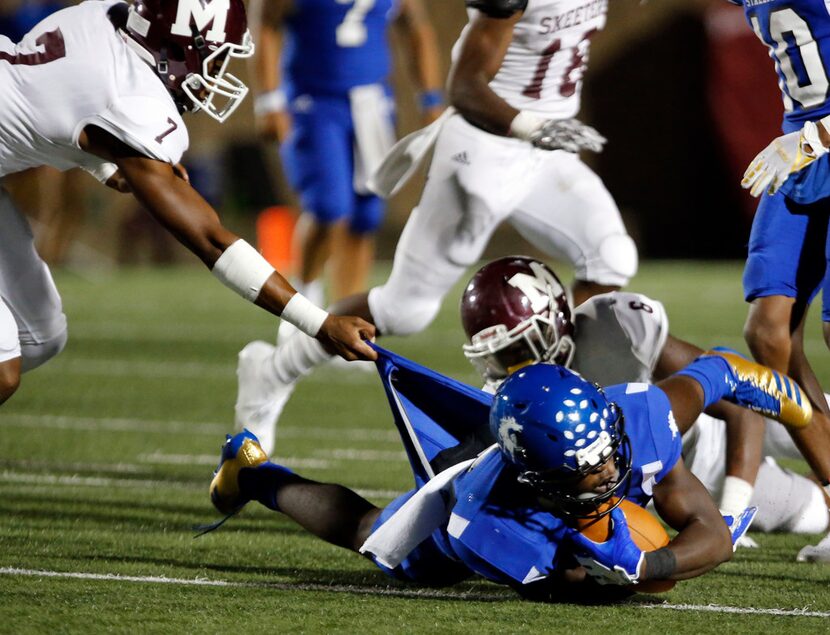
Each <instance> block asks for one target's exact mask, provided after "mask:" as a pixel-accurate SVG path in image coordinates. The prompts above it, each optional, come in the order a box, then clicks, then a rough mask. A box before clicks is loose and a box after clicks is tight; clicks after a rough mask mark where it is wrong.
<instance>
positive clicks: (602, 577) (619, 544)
mask: <svg viewBox="0 0 830 635" xmlns="http://www.w3.org/2000/svg"><path fill="white" fill-rule="evenodd" d="M571 540H572V541H573V543H574V546H575V548H576V549H575V552H576V553H575V554H574V556H575V557H576V560H577V561H578V562H579V564H581V565H582V566H583V567H585V571H586V572H587V573H588V575H589V576H591V577H592V578H594V579H595V580H596V581H597V583H598V584H618V585H628V584H637V582H638V581H639V579H640V571H642V568H643V560H644V559H645V552H644V551H642V550H641V549H640V548H639V547H638V546H637V545H636V544H634V541H633V540H632V539H631V532H630V531H629V530H628V524H627V523H626V521H625V515H624V514H623V512H622V510H621V509H619V508H617V509H614V510H613V511H612V512H611V536H610V537H609V538H608V540H606V541H605V542H594V541H593V540H591V539H590V538H586V537H585V536H583V535H582V534H581V533H579V532H578V531H574V532H573V533H572V534H571Z"/></svg>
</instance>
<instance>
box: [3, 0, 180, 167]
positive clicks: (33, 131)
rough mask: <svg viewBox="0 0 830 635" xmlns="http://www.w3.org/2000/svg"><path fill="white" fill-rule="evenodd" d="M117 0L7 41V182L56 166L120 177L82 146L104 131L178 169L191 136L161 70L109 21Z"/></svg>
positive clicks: (81, 8)
mask: <svg viewBox="0 0 830 635" xmlns="http://www.w3.org/2000/svg"><path fill="white" fill-rule="evenodd" d="M116 4H118V0H103V1H99V0H90V1H88V2H83V3H82V4H80V5H78V6H77V7H72V8H69V9H64V10H62V11H58V12H57V13H54V14H52V15H51V16H49V17H48V18H46V19H45V20H44V21H42V22H41V23H40V24H38V25H37V26H36V27H35V28H34V29H33V30H32V31H30V32H29V33H28V34H27V35H26V36H25V37H24V38H23V40H21V42H20V43H19V44H17V45H15V44H14V43H13V42H12V41H11V40H9V39H8V38H7V37H5V36H2V35H0V176H4V175H6V174H11V173H13V172H19V171H21V170H25V169H27V168H31V167H38V166H41V165H50V166H53V167H55V168H58V169H59V170H68V169H70V168H74V167H81V168H84V169H86V170H88V171H90V172H92V173H93V174H95V175H96V176H98V177H99V178H101V179H102V180H103V179H105V178H106V177H107V176H109V175H110V174H112V172H114V170H115V168H114V166H109V165H108V164H106V162H105V161H103V160H102V159H101V158H99V157H96V156H93V155H91V154H88V153H86V152H84V151H82V150H81V149H80V148H79V147H78V137H79V136H80V134H81V131H82V130H83V129H84V127H86V126H88V125H95V126H98V127H100V128H103V129H104V130H106V131H107V132H109V133H110V134H112V135H113V136H115V137H116V138H118V139H119V140H121V141H123V142H124V143H126V144H127V145H129V146H131V147H132V148H135V149H136V150H138V151H139V152H141V153H142V154H144V155H146V156H148V157H150V158H153V159H157V160H159V161H164V162H167V163H177V162H178V161H180V160H181V156H182V154H183V153H184V151H185V150H186V149H187V145H188V135H187V129H186V128H185V126H184V122H183V121H182V119H181V117H180V115H179V112H178V110H177V109H176V105H175V103H174V102H173V99H172V98H171V97H170V94H169V93H168V92H167V89H166V88H165V87H164V85H163V84H162V83H161V81H160V80H159V78H158V77H157V76H156V74H155V71H154V70H153V69H152V68H150V66H149V65H148V64H146V63H145V62H143V61H142V60H141V59H140V58H139V57H138V55H137V54H136V53H135V52H133V51H132V50H131V49H130V48H128V46H127V45H126V44H125V42H124V40H123V39H122V36H121V35H120V34H119V32H118V31H117V30H116V29H115V27H114V26H113V24H112V22H110V20H109V17H108V11H109V10H110V9H111V8H112V7H113V6H114V5H116Z"/></svg>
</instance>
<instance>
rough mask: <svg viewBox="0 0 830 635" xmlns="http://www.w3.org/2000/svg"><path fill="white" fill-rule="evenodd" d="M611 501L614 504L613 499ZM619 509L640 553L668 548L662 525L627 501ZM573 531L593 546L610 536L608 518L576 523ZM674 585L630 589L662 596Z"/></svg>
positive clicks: (653, 583)
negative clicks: (592, 543)
mask: <svg viewBox="0 0 830 635" xmlns="http://www.w3.org/2000/svg"><path fill="white" fill-rule="evenodd" d="M612 501H613V502H616V499H612ZM620 509H621V510H622V512H623V514H624V515H625V520H626V522H627V523H628V530H629V531H630V532H631V538H632V539H633V540H634V543H635V544H636V545H637V546H638V547H639V548H640V549H642V550H643V551H654V550H655V549H659V548H660V547H665V546H666V545H667V544H669V535H668V534H667V533H666V530H665V529H664V528H663V525H662V523H661V522H660V521H659V520H657V518H656V517H655V516H653V515H652V514H651V513H650V512H649V511H648V510H646V509H644V508H642V507H640V506H639V505H637V504H636V503H632V502H631V501H627V500H624V501H623V502H622V503H621V504H620ZM577 528H578V529H579V531H580V533H581V534H582V535H583V536H585V537H586V538H590V539H591V540H593V541H594V542H605V541H606V540H608V537H609V535H610V532H611V516H610V515H606V516H603V517H602V518H599V519H595V520H587V519H582V520H579V521H577ZM675 584H676V582H675V581H674V580H645V581H643V582H640V583H639V584H637V585H635V586H634V588H635V589H636V591H637V592H638V593H665V592H666V591H670V590H671V589H673V588H674V585H675Z"/></svg>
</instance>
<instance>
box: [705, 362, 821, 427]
mask: <svg viewBox="0 0 830 635" xmlns="http://www.w3.org/2000/svg"><path fill="white" fill-rule="evenodd" d="M710 355H711V356H717V357H720V358H722V359H724V360H726V362H727V363H728V364H729V366H730V367H731V368H732V375H733V377H732V379H733V380H734V384H735V385H734V391H733V398H734V401H735V402H736V403H737V404H738V405H741V406H744V407H745V408H749V409H750V410H754V411H755V412H760V413H761V414H763V415H767V416H768V417H772V418H773V419H775V420H776V421H780V422H781V423H783V424H784V425H786V426H790V427H791V428H803V427H805V426H807V425H808V424H809V423H810V421H811V420H812V418H813V407H812V405H811V404H810V400H809V399H808V398H807V395H805V394H804V392H803V391H802V390H801V387H800V386H799V385H798V384H797V383H796V382H795V380H794V379H792V378H790V377H788V376H787V375H785V374H784V373H779V372H777V371H774V370H772V369H771V368H767V367H766V366H763V365H761V364H757V363H755V362H753V361H751V360H748V359H747V358H745V357H744V356H743V355H741V354H740V353H738V352H737V351H733V350H731V349H728V348H715V349H712V350H710V351H706V352H705V353H704V354H703V355H702V356H704V357H705V356H710Z"/></svg>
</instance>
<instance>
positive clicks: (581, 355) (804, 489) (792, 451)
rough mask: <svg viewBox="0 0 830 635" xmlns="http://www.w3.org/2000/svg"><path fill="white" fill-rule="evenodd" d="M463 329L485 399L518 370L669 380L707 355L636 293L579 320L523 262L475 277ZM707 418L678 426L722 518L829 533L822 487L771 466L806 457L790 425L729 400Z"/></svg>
mask: <svg viewBox="0 0 830 635" xmlns="http://www.w3.org/2000/svg"><path fill="white" fill-rule="evenodd" d="M461 321H462V324H463V326H464V330H465V332H466V333H467V337H468V338H469V343H468V344H466V345H465V346H464V354H465V355H466V356H467V358H468V359H469V360H470V361H471V362H472V363H473V365H474V366H475V367H476V369H478V370H479V371H480V372H481V374H482V378H483V379H484V380H485V382H486V384H485V390H487V391H488V392H495V390H496V388H498V386H499V385H500V384H501V382H502V381H504V379H505V377H507V376H508V374H510V373H511V372H513V371H515V370H517V369H519V368H523V367H524V366H526V365H528V364H532V363H536V362H540V361H553V362H555V363H559V364H563V365H565V366H567V367H569V368H572V369H574V370H576V371H578V372H580V373H581V374H582V375H583V376H584V377H585V378H586V379H589V380H591V381H595V382H597V383H599V384H601V385H610V384H616V383H620V382H623V381H641V382H653V381H658V380H660V379H664V378H666V377H668V376H669V375H670V374H671V373H673V372H676V371H678V370H680V369H681V368H683V367H684V366H685V365H686V364H688V363H689V362H691V361H692V360H693V359H695V358H696V357H697V356H699V355H700V354H701V353H702V352H703V351H702V350H701V349H699V348H698V347H696V346H694V345H692V344H689V343H688V342H684V341H682V340H680V339H678V338H676V337H674V336H672V335H671V334H670V332H669V325H668V317H667V315H666V311H665V309H664V308H663V305H662V304H661V303H660V302H658V301H656V300H653V299H651V298H647V297H646V296H644V295H641V294H638V293H630V292H621V291H617V292H613V293H607V294H603V295H598V296H594V297H592V298H590V299H589V300H587V301H586V302H584V303H583V304H581V305H580V306H578V307H577V308H576V309H575V310H573V312H572V309H571V306H570V303H569V301H568V297H567V295H566V293H565V290H564V287H563V286H562V284H561V282H560V281H559V279H558V278H557V276H556V274H555V273H554V272H553V271H552V270H551V269H550V268H549V267H548V266H547V265H545V264H544V263H542V262H540V261H538V260H533V259H530V258H524V257H521V256H512V257H508V258H501V259H499V260H496V261H493V262H491V263H489V264H487V265H485V266H484V267H482V268H481V269H479V270H478V271H477V272H476V274H475V275H474V276H473V277H472V279H471V280H470V282H469V283H468V285H467V287H466V288H465V290H464V294H463V295H462V298H461ZM707 413H708V414H706V413H704V414H701V415H700V417H698V418H697V420H695V421H694V422H690V426H689V427H688V428H686V427H683V426H680V432H681V434H682V435H683V459H684V461H685V462H686V465H687V466H688V467H689V469H690V470H691V471H692V473H693V474H694V475H695V476H697V477H698V479H700V481H701V482H702V483H703V484H704V486H706V488H707V489H708V490H709V492H710V493H711V494H712V496H713V497H714V498H715V499H716V500H718V501H719V504H720V508H721V510H722V511H723V512H724V513H726V514H737V513H739V512H740V511H742V510H743V509H744V508H746V507H749V506H750V505H752V506H757V507H758V514H757V516H756V517H755V521H754V524H753V528H754V529H756V530H759V531H791V532H796V533H819V532H822V531H825V530H826V529H827V524H828V510H827V501H826V500H825V497H824V496H823V492H822V490H821V488H820V487H819V486H818V484H817V483H814V482H813V481H811V480H809V479H807V478H804V477H803V476H800V475H797V474H794V473H792V472H790V471H789V470H784V469H782V468H781V467H779V466H778V465H777V463H776V462H775V460H774V458H773V457H775V458H792V457H793V456H795V457H797V458H801V455H800V454H799V453H798V450H797V448H796V447H795V445H794V444H793V442H792V439H790V437H789V435H788V434H787V433H786V431H785V430H784V427H783V426H781V425H780V424H778V423H776V422H774V421H769V422H768V423H767V425H766V426H765V425H764V420H763V418H762V417H761V416H760V415H759V414H756V413H753V412H750V411H748V410H746V409H744V408H740V407H738V406H735V405H733V404H729V403H726V402H723V401H722V402H719V403H717V404H714V405H712V406H711V407H710V408H708V409H707ZM710 415H711V416H710ZM765 446H766V447H765ZM764 454H766V458H765V459H764V460H763V461H762V457H763V456H764ZM753 485H755V487H753ZM746 542H747V543H748V540H747V541H746ZM808 557H809V558H815V557H816V553H815V548H813V547H805V548H804V549H803V550H802V552H801V553H800V554H799V559H801V558H808Z"/></svg>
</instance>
